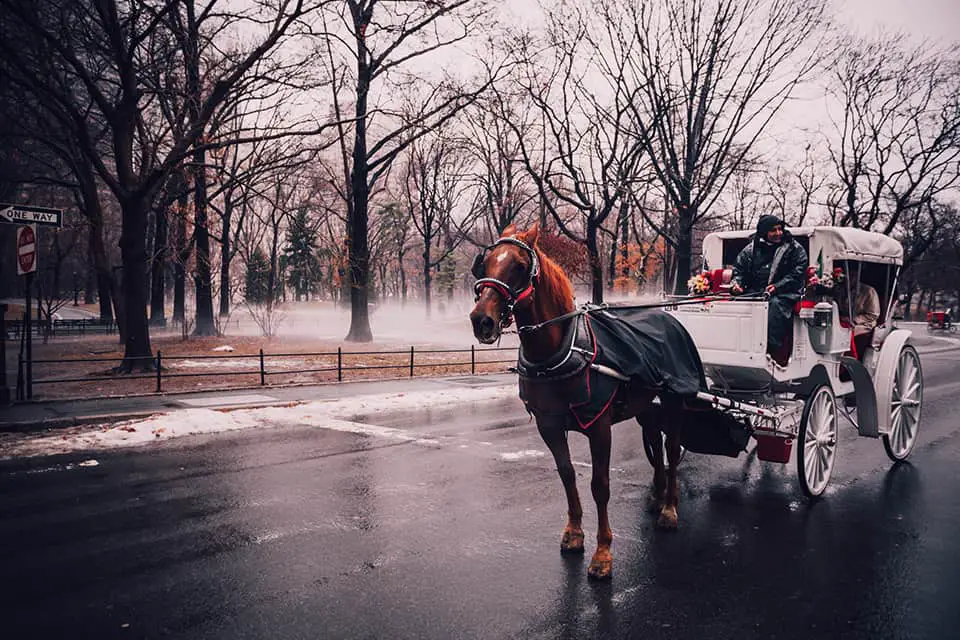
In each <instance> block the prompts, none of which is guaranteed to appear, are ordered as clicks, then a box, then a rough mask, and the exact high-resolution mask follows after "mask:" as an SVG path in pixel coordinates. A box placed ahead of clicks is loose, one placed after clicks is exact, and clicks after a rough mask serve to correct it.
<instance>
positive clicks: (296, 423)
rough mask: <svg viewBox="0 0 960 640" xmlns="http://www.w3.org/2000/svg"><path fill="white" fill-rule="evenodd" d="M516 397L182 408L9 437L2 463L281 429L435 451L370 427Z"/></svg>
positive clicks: (417, 439) (465, 395) (475, 394)
mask: <svg viewBox="0 0 960 640" xmlns="http://www.w3.org/2000/svg"><path fill="white" fill-rule="evenodd" d="M516 393H517V388H516V385H515V384H508V385H502V386H497V387H484V388H477V389H471V388H464V389H448V388H445V389H442V390H436V391H412V392H406V393H387V394H377V395H366V396H354V397H347V398H340V399H337V400H324V401H317V402H306V403H302V404H294V405H283V406H271V407H262V408H256V409H235V410H229V411H227V410H222V409H221V410H217V409H205V408H191V409H179V410H176V411H171V412H169V413H161V414H156V415H153V416H151V417H149V418H146V419H143V420H129V421H125V422H119V423H113V424H101V425H95V426H81V427H71V428H68V429H58V430H56V431H53V432H49V433H44V434H41V435H37V434H3V437H2V439H0V459H3V458H12V457H28V456H42V455H52V454H58V453H69V452H71V451H78V450H88V449H90V450H96V449H115V448H119V447H130V446H138V445H139V446H143V445H146V444H148V443H151V442H157V441H161V440H169V439H171V438H177V437H180V436H186V435H199V434H211V433H220V432H227V431H235V430H238V429H250V428H254V427H276V426H293V427H299V428H317V429H330V430H334V431H342V432H349V433H356V434H360V435H367V436H371V437H378V438H385V439H390V440H396V441H402V442H412V443H415V444H420V445H425V446H430V445H437V444H439V441H438V440H436V439H434V438H430V437H428V436H427V435H425V434H420V433H416V432H414V431H408V430H405V429H397V428H393V427H382V426H378V425H376V424H368V422H367V421H371V422H372V421H375V420H376V417H377V416H378V415H381V414H384V413H390V414H395V413H396V412H398V411H404V410H417V409H425V408H428V407H431V408H439V407H445V406H457V405H463V404H469V403H478V402H499V401H503V400H505V399H509V398H511V397H516ZM361 418H362V419H363V420H364V421H363V422H361V421H360V419H361ZM541 455H542V454H541Z"/></svg>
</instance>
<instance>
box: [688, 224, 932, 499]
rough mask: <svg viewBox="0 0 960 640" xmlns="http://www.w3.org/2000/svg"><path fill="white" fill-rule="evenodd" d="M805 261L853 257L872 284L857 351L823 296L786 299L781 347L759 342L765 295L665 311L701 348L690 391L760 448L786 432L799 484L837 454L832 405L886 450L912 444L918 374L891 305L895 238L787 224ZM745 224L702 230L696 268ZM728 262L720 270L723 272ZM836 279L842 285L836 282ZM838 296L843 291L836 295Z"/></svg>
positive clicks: (771, 454) (772, 454) (739, 235)
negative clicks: (870, 326)
mask: <svg viewBox="0 0 960 640" xmlns="http://www.w3.org/2000/svg"><path fill="white" fill-rule="evenodd" d="M790 231H791V233H792V234H793V236H794V238H795V239H796V240H797V241H798V242H799V243H800V244H801V245H802V246H803V247H804V249H806V251H807V255H808V256H809V257H810V262H811V264H812V265H814V266H818V267H822V269H823V270H824V271H825V272H832V270H833V268H834V267H835V266H840V267H844V268H846V267H850V266H853V265H854V264H856V265H859V268H860V274H861V275H860V279H861V281H862V282H863V283H865V284H869V285H870V286H872V287H873V288H874V289H875V290H876V291H877V294H878V296H879V299H880V308H881V315H880V318H879V319H878V322H877V327H876V329H874V331H873V332H872V336H870V340H869V346H868V347H867V348H866V349H864V353H862V354H856V356H857V357H854V354H853V353H851V344H852V336H851V332H852V329H851V327H850V324H849V323H848V322H846V321H845V320H844V318H845V317H849V314H845V313H843V310H841V309H840V308H839V306H838V304H837V302H836V301H835V300H830V299H829V298H827V297H825V299H824V300H822V301H821V303H820V304H819V305H817V306H816V307H815V308H811V307H810V306H809V305H802V306H801V305H799V304H798V308H797V309H795V313H794V320H793V328H792V336H791V339H790V340H788V342H787V344H788V345H789V357H788V359H787V360H786V361H783V360H782V359H781V362H782V364H781V363H778V362H777V361H775V360H774V359H773V358H772V357H771V356H769V355H768V354H767V344H766V342H767V302H765V301H763V300H755V299H754V300H743V299H737V298H736V297H725V296H723V295H722V294H721V295H714V296H709V298H708V300H707V301H704V302H696V301H688V300H684V304H680V303H679V301H678V305H677V306H676V307H674V308H673V309H672V313H674V314H675V316H676V317H677V318H678V319H679V320H680V321H681V322H682V323H683V325H684V326H685V327H686V328H687V330H688V331H689V332H690V334H691V336H692V337H693V340H694V342H695V343H696V345H697V348H698V350H699V352H700V356H701V359H702V360H703V364H704V369H705V372H706V375H707V381H708V391H707V392H704V393H701V394H700V399H701V400H703V401H705V402H709V403H711V404H712V405H713V406H714V408H715V409H716V410H717V411H721V412H725V413H727V414H729V415H731V416H733V417H735V418H736V419H737V420H738V421H740V422H741V423H742V424H745V425H747V427H748V430H749V432H750V434H751V435H752V436H753V438H754V439H756V441H757V456H758V457H759V458H760V459H764V460H772V461H777V462H784V463H785V462H788V461H789V458H790V454H791V449H792V445H793V443H794V441H797V444H798V446H797V456H796V460H797V473H798V477H799V481H800V485H801V488H802V489H803V491H804V493H806V494H807V495H809V496H819V495H820V494H821V493H823V491H824V489H825V488H826V486H827V483H828V482H829V479H830V474H831V472H832V470H833V466H834V462H835V460H836V455H837V442H838V431H839V429H840V422H841V417H844V418H846V419H847V420H848V421H849V422H850V423H851V424H852V425H853V426H854V427H855V428H856V429H857V431H858V433H859V434H860V435H861V436H865V437H870V438H880V439H882V441H883V445H884V448H885V449H886V452H887V454H888V455H889V457H890V458H891V459H893V460H894V461H899V460H903V459H904V458H906V457H907V456H908V455H909V453H910V451H911V450H912V449H913V446H914V443H915V442H916V438H917V431H918V427H919V422H920V409H921V403H922V399H923V377H922V371H921V368H920V358H919V356H918V355H917V351H916V350H915V349H914V347H913V346H911V345H910V344H909V338H910V335H911V334H910V332H909V331H907V330H904V329H900V328H897V327H896V326H894V323H893V317H892V311H893V306H894V301H895V292H896V286H897V279H898V276H899V271H900V268H901V266H902V264H903V248H902V247H901V245H900V243H899V242H897V241H896V240H893V239H891V238H889V237H887V236H884V235H881V234H878V233H872V232H868V231H863V230H859V229H851V228H840V227H810V228H796V229H791V230H790ZM750 235H751V234H750V233H749V232H723V233H714V234H711V235H709V236H707V237H706V239H705V240H704V243H703V253H704V260H705V263H706V265H707V267H708V269H710V268H713V269H716V270H717V271H716V273H718V274H719V273H721V272H722V271H723V269H724V267H726V266H728V265H732V264H733V263H734V262H735V260H736V256H737V254H738V253H739V252H740V250H741V249H743V248H744V247H745V246H746V245H747V243H748V242H749V237H750ZM728 273H729V272H728ZM840 286H842V285H840ZM848 299H849V297H848Z"/></svg>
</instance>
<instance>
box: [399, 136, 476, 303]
mask: <svg viewBox="0 0 960 640" xmlns="http://www.w3.org/2000/svg"><path fill="white" fill-rule="evenodd" d="M447 133H448V132H446V131H444V130H438V131H436V132H434V133H433V134H431V135H430V136H428V137H425V138H422V139H420V140H419V141H418V142H416V143H415V144H412V145H410V147H409V148H408V154H407V158H406V163H405V167H404V169H405V170H404V176H403V191H404V200H405V204H406V206H407V210H408V211H409V213H410V219H411V221H412V222H413V226H414V227H415V228H416V230H417V233H418V239H419V240H420V243H421V246H422V249H423V252H422V254H421V257H422V262H421V274H422V275H423V299H424V305H425V308H426V311H427V316H428V317H429V316H430V313H431V310H432V296H433V286H432V283H433V276H432V274H433V270H434V269H435V268H436V267H439V266H440V265H441V264H443V262H444V261H445V260H447V259H448V258H449V257H450V256H451V255H452V254H453V252H454V250H455V249H456V247H457V246H458V244H459V240H461V239H462V236H459V238H458V240H457V241H454V239H453V237H452V235H451V234H450V227H451V224H452V222H451V221H452V218H453V215H454V211H455V209H456V208H457V205H458V203H459V201H460V198H461V194H462V192H463V186H464V183H465V182H466V171H465V169H466V164H467V163H468V162H469V157H468V156H467V155H466V153H464V150H463V148H462V146H461V145H460V144H459V143H458V142H457V141H455V140H452V139H451V138H450V137H448V135H447ZM468 224H469V223H468ZM468 224H466V225H464V226H468Z"/></svg>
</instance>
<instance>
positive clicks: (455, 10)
mask: <svg viewBox="0 0 960 640" xmlns="http://www.w3.org/2000/svg"><path fill="white" fill-rule="evenodd" d="M345 9H346V10H345V11H344V12H343V13H342V14H341V15H340V16H339V17H340V19H341V20H342V22H343V24H344V25H345V29H346V32H347V36H346V37H345V38H339V37H337V38H333V39H332V40H328V42H335V43H337V44H339V45H342V46H341V47H340V48H339V52H340V53H339V54H337V53H334V52H333V50H332V49H331V52H330V56H331V58H335V57H336V56H337V55H343V56H344V59H345V60H347V61H349V62H348V63H347V64H345V66H349V67H351V68H352V69H353V70H354V71H353V74H354V78H353V83H351V84H350V87H351V91H352V95H351V98H352V102H353V116H354V117H353V122H352V127H353V136H354V138H353V145H352V152H351V153H350V155H349V157H348V156H347V154H346V147H344V154H343V155H344V165H345V166H344V175H345V177H347V178H348V179H349V187H348V188H347V189H346V190H345V191H346V194H347V196H348V202H349V205H348V207H347V242H348V247H347V251H348V257H349V272H350V285H351V286H350V307H351V321H350V330H349V332H348V334H347V337H346V339H347V340H350V341H355V342H368V341H370V340H372V339H373V334H372V333H371V331H370V319H369V309H368V300H369V291H368V287H369V283H370V250H369V237H368V234H369V207H370V193H371V191H373V190H374V188H375V187H376V185H377V182H379V181H380V180H381V179H382V178H383V177H384V175H385V174H386V173H387V171H388V170H389V169H390V165H391V164H392V163H393V161H394V160H395V159H396V158H397V156H398V155H399V154H401V153H403V151H404V150H405V149H406V148H407V147H408V146H409V145H410V144H411V143H413V142H414V141H416V140H417V139H418V138H420V137H421V136H423V135H425V134H426V133H427V132H429V131H430V130H432V129H433V128H435V127H437V126H440V125H442V124H443V123H444V122H446V121H447V120H449V119H450V118H451V117H453V116H454V115H455V114H456V113H457V112H459V111H460V110H461V109H463V108H464V107H466V106H468V105H469V104H471V103H472V102H474V101H475V100H476V99H477V97H478V96H480V95H481V94H482V93H483V92H484V91H485V90H486V89H487V87H488V86H489V84H490V83H491V82H492V80H491V79H489V78H488V79H487V80H485V81H482V82H479V83H477V84H474V85H472V86H465V85H463V84H462V83H460V82H458V81H456V80H454V79H453V78H441V79H440V80H438V81H435V82H430V81H428V79H426V78H421V80H420V82H418V83H417V84H418V86H419V87H420V88H421V92H420V96H418V98H419V99H418V100H417V105H418V106H419V109H418V110H417V111H416V113H415V115H414V117H412V118H400V117H397V116H398V113H396V109H397V107H398V106H399V105H397V104H396V103H395V102H394V103H393V104H392V105H391V98H393V97H395V94H394V96H386V97H384V98H382V99H380V100H379V102H380V104H378V94H377V93H376V91H378V90H380V91H383V90H386V91H388V92H389V91H390V90H393V91H398V92H409V90H410V89H411V83H410V78H409V75H408V74H406V73H405V68H407V67H409V66H410V63H412V62H414V61H419V62H423V61H424V60H425V59H427V58H428V57H429V56H431V55H434V54H437V53H438V52H439V51H441V50H445V49H449V48H452V45H454V44H456V43H459V42H463V41H466V40H467V39H469V38H470V36H471V34H473V33H475V32H478V30H479V28H480V27H481V25H482V19H483V18H484V17H485V14H486V12H487V6H486V2H484V1H483V0H450V1H447V2H436V1H434V0H346V3H345ZM410 102H413V100H410ZM337 104H338V105H339V104H340V102H339V101H338V102H337ZM373 114H378V115H377V121H376V122H374V121H373V119H372V116H373Z"/></svg>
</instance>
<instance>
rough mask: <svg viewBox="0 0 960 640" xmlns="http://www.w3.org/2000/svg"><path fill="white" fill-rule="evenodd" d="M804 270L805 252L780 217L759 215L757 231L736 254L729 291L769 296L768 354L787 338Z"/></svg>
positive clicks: (801, 288)
mask: <svg viewBox="0 0 960 640" xmlns="http://www.w3.org/2000/svg"><path fill="white" fill-rule="evenodd" d="M806 271H807V252H806V251H804V250H803V247H801V246H800V243H798V242H797V241H796V240H794V239H793V236H792V235H790V232H789V231H787V230H786V229H785V228H784V223H783V220H781V219H780V218H778V217H776V216H771V215H763V216H760V221H759V222H758V223H757V232H756V233H755V234H754V235H753V236H752V237H751V240H750V243H749V244H748V245H747V246H746V247H744V249H743V251H741V252H740V255H738V256H737V262H736V264H735V265H734V268H733V286H732V291H733V293H734V294H743V293H746V294H754V295H759V294H764V293H766V294H767V295H768V296H769V297H770V303H769V308H768V309H767V353H776V352H777V351H778V350H779V349H780V348H781V347H782V346H783V343H784V340H786V337H787V333H788V332H789V331H790V329H791V321H792V319H793V307H794V305H795V304H796V302H797V300H799V299H800V297H801V296H802V295H803V287H804V284H805V283H804V278H805V275H806Z"/></svg>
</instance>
